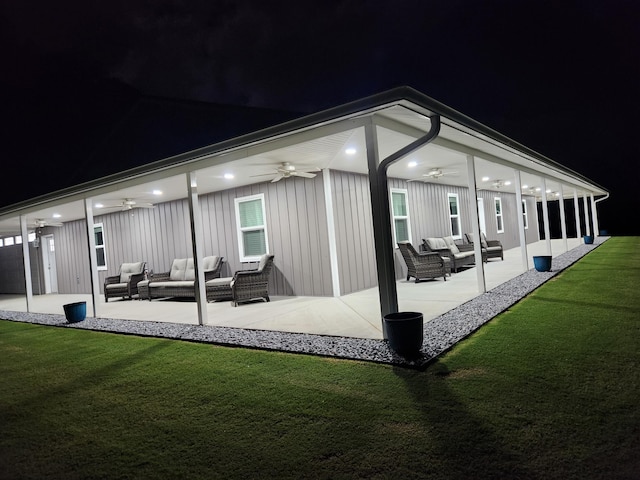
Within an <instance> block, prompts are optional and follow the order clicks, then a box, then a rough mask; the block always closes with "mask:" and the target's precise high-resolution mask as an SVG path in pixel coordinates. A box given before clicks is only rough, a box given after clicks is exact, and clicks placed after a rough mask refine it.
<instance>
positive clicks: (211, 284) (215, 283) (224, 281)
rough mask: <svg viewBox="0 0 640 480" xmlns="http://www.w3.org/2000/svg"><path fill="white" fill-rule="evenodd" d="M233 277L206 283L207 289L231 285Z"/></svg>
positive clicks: (215, 279)
mask: <svg viewBox="0 0 640 480" xmlns="http://www.w3.org/2000/svg"><path fill="white" fill-rule="evenodd" d="M231 280H233V277H223V278H214V279H212V280H209V281H208V282H206V283H205V285H206V286H207V287H220V286H224V285H231Z"/></svg>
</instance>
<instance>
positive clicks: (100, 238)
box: [93, 223, 107, 270]
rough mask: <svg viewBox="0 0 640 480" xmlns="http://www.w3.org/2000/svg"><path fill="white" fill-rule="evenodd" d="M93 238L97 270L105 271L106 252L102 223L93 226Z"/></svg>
mask: <svg viewBox="0 0 640 480" xmlns="http://www.w3.org/2000/svg"><path fill="white" fill-rule="evenodd" d="M93 236H94V239H95V243H96V263H97V264H98V270H106V269H107V250H106V248H105V245H104V226H103V225H102V223H96V224H95V225H94V226H93Z"/></svg>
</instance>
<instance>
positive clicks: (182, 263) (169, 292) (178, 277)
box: [139, 255, 224, 300]
mask: <svg viewBox="0 0 640 480" xmlns="http://www.w3.org/2000/svg"><path fill="white" fill-rule="evenodd" d="M223 262H224V257H218V256H215V255H213V256H210V257H204V258H203V259H202V270H203V271H204V280H205V282H206V281H208V280H212V279H214V278H216V277H218V276H219V275H220V271H221V269H222V264H223ZM195 280H196V272H195V268H194V266H193V258H176V259H174V260H173V262H172V264H171V270H170V271H169V272H164V273H156V274H155V275H153V277H152V278H151V279H150V280H148V283H147V285H146V286H145V285H144V282H143V285H140V286H139V288H141V289H142V288H144V289H145V290H146V289H147V288H148V295H149V300H152V299H154V298H162V297H190V298H193V297H195V296H196V289H195Z"/></svg>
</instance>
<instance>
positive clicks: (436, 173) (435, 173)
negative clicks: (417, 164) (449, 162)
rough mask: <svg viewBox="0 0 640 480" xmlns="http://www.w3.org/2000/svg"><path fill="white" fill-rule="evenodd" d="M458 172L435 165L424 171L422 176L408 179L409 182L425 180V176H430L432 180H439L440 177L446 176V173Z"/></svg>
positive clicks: (454, 173)
mask: <svg viewBox="0 0 640 480" xmlns="http://www.w3.org/2000/svg"><path fill="white" fill-rule="evenodd" d="M457 174H458V172H456V171H455V170H443V169H442V168H439V167H434V168H432V169H430V170H429V171H428V172H427V173H423V174H422V178H414V179H412V180H408V181H409V182H415V181H417V180H423V181H424V180H425V178H424V177H427V178H430V179H432V180H437V179H439V178H440V177H442V176H444V175H453V176H455V175H457Z"/></svg>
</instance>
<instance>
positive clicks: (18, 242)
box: [16, 235, 22, 245]
mask: <svg viewBox="0 0 640 480" xmlns="http://www.w3.org/2000/svg"><path fill="white" fill-rule="evenodd" d="M16 245H22V235H18V236H17V237H16Z"/></svg>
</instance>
